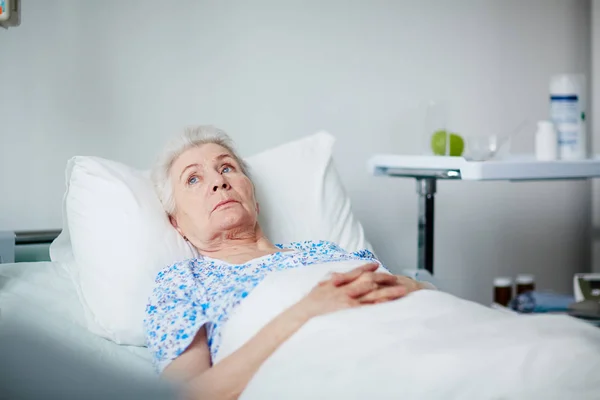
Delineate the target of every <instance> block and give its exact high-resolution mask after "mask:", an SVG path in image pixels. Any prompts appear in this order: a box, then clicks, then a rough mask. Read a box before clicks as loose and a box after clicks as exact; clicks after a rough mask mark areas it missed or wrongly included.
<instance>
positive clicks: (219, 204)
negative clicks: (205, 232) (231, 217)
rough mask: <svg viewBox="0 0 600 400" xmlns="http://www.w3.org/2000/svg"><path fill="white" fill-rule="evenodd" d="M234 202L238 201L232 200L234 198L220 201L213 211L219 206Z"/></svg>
mask: <svg viewBox="0 0 600 400" xmlns="http://www.w3.org/2000/svg"><path fill="white" fill-rule="evenodd" d="M232 203H237V201H235V200H232V199H228V200H223V201H220V202H219V203H217V205H216V206H215V208H213V211H215V210H216V209H217V208H220V207H222V206H225V205H227V204H232Z"/></svg>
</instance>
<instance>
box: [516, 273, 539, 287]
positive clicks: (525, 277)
mask: <svg viewBox="0 0 600 400" xmlns="http://www.w3.org/2000/svg"><path fill="white" fill-rule="evenodd" d="M534 281H535V277H534V276H533V275H531V274H519V275H517V283H521V284H524V285H527V284H530V283H533V282H534Z"/></svg>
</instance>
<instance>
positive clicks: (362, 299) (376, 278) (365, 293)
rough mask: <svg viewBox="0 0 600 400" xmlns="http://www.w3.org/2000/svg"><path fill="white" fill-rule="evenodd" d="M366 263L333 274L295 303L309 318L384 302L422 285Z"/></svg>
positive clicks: (415, 289)
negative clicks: (379, 270) (378, 270)
mask: <svg viewBox="0 0 600 400" xmlns="http://www.w3.org/2000/svg"><path fill="white" fill-rule="evenodd" d="M378 268H379V264H377V263H369V264H365V265H363V266H360V267H358V268H355V269H353V270H351V271H348V272H344V273H333V274H332V276H331V277H330V278H329V279H327V280H324V281H322V282H320V283H319V284H318V285H317V286H315V287H314V288H313V289H312V290H311V292H310V293H309V294H308V295H307V296H306V297H304V299H302V300H301V301H300V302H299V303H298V306H299V308H300V309H301V310H302V313H303V314H304V315H307V316H309V317H313V316H318V315H322V314H326V313H329V312H334V311H338V310H342V309H346V308H354V307H358V306H361V305H367V304H377V303H384V302H387V301H391V300H396V299H399V298H401V297H404V296H406V295H407V294H409V293H412V292H414V291H417V290H420V289H424V288H425V286H424V285H423V284H421V283H419V282H417V281H415V280H414V279H411V278H409V277H406V276H397V275H392V274H389V273H385V272H376V270H377V269H378Z"/></svg>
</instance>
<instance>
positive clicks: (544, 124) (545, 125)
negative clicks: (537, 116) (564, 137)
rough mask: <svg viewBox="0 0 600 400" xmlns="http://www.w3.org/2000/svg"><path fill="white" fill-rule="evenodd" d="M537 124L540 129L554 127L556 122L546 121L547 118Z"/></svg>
mask: <svg viewBox="0 0 600 400" xmlns="http://www.w3.org/2000/svg"><path fill="white" fill-rule="evenodd" d="M537 126H538V128H539V129H544V130H546V129H554V123H553V122H552V121H546V120H542V121H538V123H537Z"/></svg>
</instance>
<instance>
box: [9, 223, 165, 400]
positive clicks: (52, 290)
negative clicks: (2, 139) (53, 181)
mask: <svg viewBox="0 0 600 400" xmlns="http://www.w3.org/2000/svg"><path fill="white" fill-rule="evenodd" d="M57 233H58V232H57V231H56V232H55V231H45V232H17V236H16V243H17V244H18V246H17V250H16V254H17V259H19V258H20V259H23V258H25V259H26V258H29V259H43V258H44V257H43V252H44V250H45V251H46V252H47V245H48V244H49V242H51V241H52V240H53V239H54V238H55V237H56V235H57ZM14 327H20V328H21V330H22V332H19V337H20V338H22V337H23V333H27V334H28V335H29V336H30V337H31V338H33V339H34V340H35V341H39V342H40V343H41V344H42V345H41V347H40V349H38V350H34V348H32V346H31V344H27V346H23V347H24V348H25V349H26V350H25V351H24V354H16V355H15V354H13V356H16V357H18V359H22V360H23V362H24V363H25V362H28V363H29V364H28V366H27V367H26V369H27V372H28V374H27V375H28V378H27V380H25V381H24V382H29V384H28V386H31V385H32V384H33V383H35V384H36V385H37V386H40V387H43V385H44V382H49V379H47V378H48V377H50V376H52V374H53V373H56V374H57V375H58V376H61V373H62V376H64V375H65V374H66V372H67V371H71V370H73V371H74V373H75V374H76V376H77V377H76V378H74V377H73V372H69V373H68V375H69V376H70V377H71V380H70V381H71V382H72V383H74V382H78V383H79V385H80V386H81V385H83V382H86V380H90V381H91V374H90V373H87V375H86V373H85V372H82V368H81V367H75V366H74V365H71V366H66V362H68V361H65V360H69V355H73V356H75V357H76V358H77V360H78V361H77V362H79V363H81V364H84V365H85V368H83V370H86V371H88V370H89V365H91V364H93V365H95V366H96V367H97V368H98V369H99V370H100V371H105V372H109V371H110V372H111V373H113V374H114V376H115V377H121V379H122V378H123V377H127V379H126V380H125V381H123V382H129V381H130V380H131V379H134V380H142V381H144V382H146V381H148V382H151V381H154V380H156V379H157V377H156V374H155V372H154V369H153V366H152V362H151V357H150V354H149V352H148V350H147V349H146V348H145V347H138V346H126V345H117V344H115V343H114V342H112V341H109V340H106V339H104V338H102V337H100V336H97V335H95V334H93V333H91V332H89V330H88V329H86V326H85V315H84V310H83V307H82V305H81V303H80V301H79V299H78V296H77V291H76V289H75V285H74V284H73V282H72V280H71V277H70V276H69V274H68V273H67V271H66V270H65V269H64V268H63V266H62V265H61V264H59V263H55V262H50V261H30V262H16V263H4V264H0V330H2V329H4V330H3V331H1V333H2V334H0V348H2V346H3V345H4V346H5V347H6V348H4V349H3V350H2V354H3V356H2V357H0V360H4V362H1V361H0V398H3V397H2V392H3V390H2V389H4V390H8V389H7V387H6V386H5V385H13V384H14V382H15V380H14V379H12V380H10V382H9V376H11V375H10V374H11V373H12V375H17V376H18V377H19V378H22V377H23V374H22V373H20V372H19V373H17V371H16V370H15V369H16V368H17V367H18V366H16V365H15V363H14V359H11V357H10V355H7V354H6V352H7V351H11V350H13V349H14V351H17V350H16V348H15V345H20V344H23V345H25V343H26V342H25V341H23V342H17V343H16V344H15V343H10V344H9V343H7V342H6V340H7V335H6V333H7V332H6V329H7V328H14ZM17 347H18V346H17ZM7 348H8V349H7ZM46 352H47V353H46ZM39 357H41V359H40V358H39ZM31 359H33V360H31ZM51 359H52V360H51ZM3 365H4V367H5V368H7V370H5V371H2V369H3ZM38 365H49V366H50V369H48V368H44V371H38V372H37V373H36V371H35V367H36V366H38ZM40 368H41V367H40ZM53 369H59V370H60V369H62V371H61V372H57V371H53ZM98 374H99V373H98V372H94V373H93V376H94V377H95V378H94V380H96V381H97V379H98V378H97V377H98ZM106 379H107V380H109V381H110V382H111V383H110V384H108V386H111V385H112V386H113V390H114V387H115V386H120V388H119V392H120V393H123V394H126V393H131V389H134V390H140V389H142V388H141V387H140V386H139V385H136V386H135V387H133V388H132V387H130V388H129V392H128V391H127V390H126V388H124V386H123V382H121V383H119V379H116V378H108V377H107V378H106ZM40 380H41V381H40ZM57 385H58V386H55V387H54V389H65V388H64V386H65V385H67V381H65V382H63V384H57ZM59 386H63V387H62V388H60V387H59ZM145 386H146V387H147V385H145ZM13 389H14V387H13ZM20 389H22V388H20ZM155 389H156V388H154V391H155V392H156V390H155ZM44 390H45V392H46V395H47V394H48V392H47V391H48V390H49V389H48V388H45V389H44ZM99 391H100V390H99V389H95V390H92V391H91V392H87V393H86V394H85V397H86V398H92V397H94V394H95V395H96V396H98V398H101V396H100V392H99ZM69 393H74V392H73V388H71V390H69V391H67V392H66V394H63V395H61V397H62V398H67V397H68V394H69ZM4 394H6V393H4ZM19 394H20V395H23V393H22V391H20V392H19ZM113 394H114V393H113ZM111 396H113V395H111ZM36 397H37V396H36V395H35V394H32V395H31V396H30V397H27V396H24V397H22V398H36ZM46 398H52V397H46ZM73 398H77V397H76V396H74V397H73ZM111 398H115V397H111ZM117 398H118V397H117ZM144 398H146V399H148V398H150V397H149V396H147V395H144ZM156 398H161V397H156ZM162 398H166V397H162Z"/></svg>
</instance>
